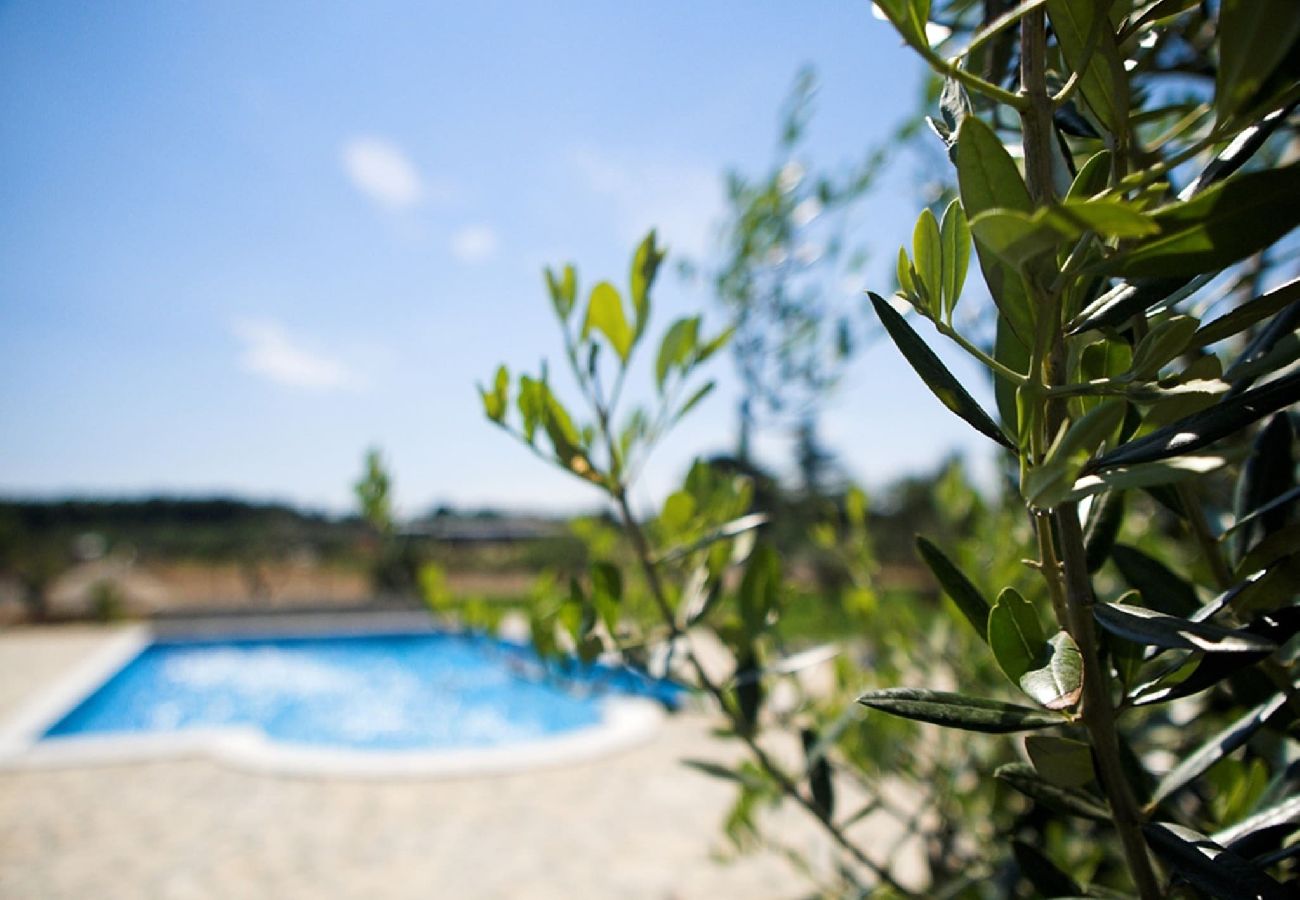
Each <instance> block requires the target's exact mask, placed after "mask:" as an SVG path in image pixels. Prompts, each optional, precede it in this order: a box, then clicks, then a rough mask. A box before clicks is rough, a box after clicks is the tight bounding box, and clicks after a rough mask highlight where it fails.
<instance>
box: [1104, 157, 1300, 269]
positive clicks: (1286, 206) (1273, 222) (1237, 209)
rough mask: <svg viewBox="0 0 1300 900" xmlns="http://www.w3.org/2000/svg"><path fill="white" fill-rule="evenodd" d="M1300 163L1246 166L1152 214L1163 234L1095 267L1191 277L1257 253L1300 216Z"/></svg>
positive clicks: (1298, 220)
mask: <svg viewBox="0 0 1300 900" xmlns="http://www.w3.org/2000/svg"><path fill="white" fill-rule="evenodd" d="M1296 196H1300V163H1293V164H1291V165H1289V166H1286V167H1285V168H1280V169H1265V170H1263V171H1257V172H1247V173H1245V174H1243V175H1238V176H1236V177H1235V178H1229V179H1228V180H1226V181H1223V182H1220V183H1219V184H1216V185H1214V186H1213V187H1211V188H1208V189H1206V190H1205V191H1202V192H1201V193H1199V194H1197V195H1196V196H1195V197H1193V198H1192V199H1190V200H1187V201H1183V202H1178V203H1173V204H1171V205H1169V206H1167V207H1165V208H1164V209H1160V210H1156V211H1155V212H1154V213H1153V214H1152V218H1153V219H1154V220H1155V223H1156V225H1158V226H1159V228H1160V234H1159V235H1158V236H1157V237H1154V238H1152V239H1150V240H1147V241H1142V242H1139V243H1137V244H1135V245H1134V246H1132V247H1131V248H1129V249H1127V250H1125V251H1123V252H1121V253H1119V254H1116V255H1115V256H1113V257H1111V258H1110V259H1107V260H1104V261H1103V262H1101V263H1098V264H1097V265H1096V266H1094V267H1093V270H1092V271H1094V272H1096V273H1098V274H1105V275H1124V276H1126V277H1129V278H1177V277H1183V278H1186V277H1188V276H1192V275H1199V274H1201V273H1203V272H1214V271H1216V270H1218V269H1222V268H1225V267H1226V266H1229V265H1231V264H1232V263H1235V262H1237V261H1238V260H1240V259H1245V258H1246V257H1247V256H1250V255H1251V254H1252V253H1257V252H1259V251H1260V250H1263V249H1265V248H1266V247H1268V246H1269V245H1271V244H1272V243H1273V242H1274V241H1277V240H1278V239H1279V238H1281V237H1282V236H1284V235H1285V234H1286V233H1287V232H1289V231H1290V230H1291V229H1292V228H1294V227H1295V226H1296V224H1297V222H1300V205H1297V204H1296V202H1295V197H1296Z"/></svg>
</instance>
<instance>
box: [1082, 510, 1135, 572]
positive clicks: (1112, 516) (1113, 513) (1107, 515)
mask: <svg viewBox="0 0 1300 900" xmlns="http://www.w3.org/2000/svg"><path fill="white" fill-rule="evenodd" d="M1125 496H1126V495H1125V493H1124V492H1123V491H1107V492H1106V493H1104V494H1098V495H1097V496H1096V497H1095V498H1094V499H1093V501H1092V505H1091V506H1090V507H1088V521H1087V522H1085V523H1084V528H1083V546H1084V550H1085V552H1086V555H1087V558H1088V572H1089V573H1095V572H1096V571H1097V570H1098V569H1100V568H1101V567H1102V566H1103V565H1104V564H1105V562H1106V560H1107V559H1109V558H1110V555H1111V553H1112V552H1113V548H1114V546H1115V539H1116V538H1117V537H1118V536H1119V529H1120V526H1121V525H1122V524H1123V523H1124V497H1125Z"/></svg>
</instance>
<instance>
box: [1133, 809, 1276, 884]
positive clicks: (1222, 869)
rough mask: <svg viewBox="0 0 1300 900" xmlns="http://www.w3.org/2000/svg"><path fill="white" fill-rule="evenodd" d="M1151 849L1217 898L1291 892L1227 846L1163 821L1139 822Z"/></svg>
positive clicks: (1190, 881)
mask: <svg viewBox="0 0 1300 900" xmlns="http://www.w3.org/2000/svg"><path fill="white" fill-rule="evenodd" d="M1142 834H1143V835H1144V836H1145V837H1146V839H1147V843H1149V844H1150V845H1151V849H1152V850H1154V851H1155V852H1156V855H1158V856H1159V857H1160V858H1161V859H1163V860H1164V861H1165V862H1166V863H1167V864H1168V865H1169V867H1170V868H1171V869H1173V870H1174V871H1175V872H1176V873H1177V874H1179V875H1181V876H1182V877H1183V878H1185V879H1186V880H1187V882H1188V883H1189V884H1191V885H1192V886H1193V887H1196V888H1198V889H1199V890H1202V891H1204V892H1206V893H1207V894H1208V895H1209V896H1211V897H1215V898H1219V900H1287V898H1288V897H1292V896H1294V895H1293V894H1292V893H1291V892H1290V891H1289V890H1288V889H1286V888H1284V887H1282V885H1280V884H1278V883H1277V882H1276V881H1274V880H1273V879H1272V878H1270V877H1269V876H1268V875H1267V874H1266V873H1265V872H1264V871H1263V870H1262V869H1260V868H1258V867H1257V866H1254V865H1252V864H1251V863H1249V862H1247V861H1246V860H1245V859H1243V858H1241V857H1240V856H1238V855H1237V854H1235V853H1233V852H1232V851H1230V850H1224V849H1223V848H1222V847H1220V846H1219V845H1218V844H1216V843H1214V842H1213V841H1211V840H1210V839H1209V838H1207V837H1205V836H1204V835H1202V834H1198V833H1197V832H1195V831H1192V830H1191V829H1190V828H1184V827H1183V826H1181V825H1174V824H1172V823H1167V822H1151V823H1148V824H1146V825H1143V826H1142Z"/></svg>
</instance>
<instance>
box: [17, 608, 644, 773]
mask: <svg viewBox="0 0 1300 900" xmlns="http://www.w3.org/2000/svg"><path fill="white" fill-rule="evenodd" d="M345 623H346V627H345V628H343V629H342V630H334V627H337V626H339V625H343V624H345ZM231 625H234V627H233V628H232V627H230V626H231ZM186 626H188V627H186ZM332 626H333V627H332ZM437 631H438V629H436V628H434V627H432V626H431V625H430V623H429V620H428V618H427V617H424V618H423V620H422V621H416V620H415V619H414V618H413V617H410V616H406V615H399V616H393V615H383V614H381V615H378V616H369V617H361V616H358V617H356V618H350V617H344V616H338V615H330V616H302V617H291V618H290V617H286V618H284V619H277V620H275V621H266V622H262V623H257V622H250V621H243V622H232V621H228V620H195V621H193V622H190V623H186V625H185V626H181V625H179V623H169V624H168V625H167V626H165V627H163V628H155V627H151V626H150V625H146V624H138V625H131V626H127V627H126V628H124V629H123V630H122V631H121V633H119V634H116V635H113V636H111V637H109V638H107V639H106V642H105V645H104V646H102V647H100V648H98V649H96V650H95V651H93V652H92V653H91V654H90V655H89V656H88V657H87V658H85V659H83V660H82V661H81V662H79V663H78V664H76V665H75V666H73V667H72V668H71V669H69V670H68V671H67V672H66V673H65V674H64V675H62V676H61V677H59V678H57V679H55V680H54V681H53V682H52V683H51V684H50V685H48V686H47V687H46V688H45V689H44V690H41V691H39V692H37V693H36V694H35V695H33V696H32V697H31V698H30V699H29V700H28V701H27V702H26V703H24V704H23V705H22V706H21V707H20V708H19V709H18V711H17V712H16V713H15V714H13V715H11V716H10V717H9V718H8V719H7V720H5V721H2V722H0V772H6V771H14V770H32V769H64V768H86V767H93V766H100V765H113V764H132V763H147V762H158V761H166V760H174V759H184V758H194V757H198V758H206V759H210V760H212V761H213V762H216V763H220V764H226V765H230V766H232V767H234V768H236V769H240V770H243V771H250V772H256V773H263V774H276V775H286V776H298V777H336V778H360V779H388V778H393V779H400V778H412V777H418V778H428V779H450V778H473V777H483V776H492V775H507V774H516V773H521V772H527V771H534V770H538V769H544V768H554V767H559V766H565V765H575V764H578V763H583V762H590V761H593V760H596V759H599V758H601V757H604V756H608V755H611V754H613V753H616V752H618V751H621V750H627V749H630V748H632V747H635V746H638V745H640V744H643V743H646V742H647V741H649V740H650V739H651V738H652V737H653V736H654V735H655V734H656V733H657V732H658V730H659V727H660V725H661V723H662V721H663V719H664V717H665V713H664V710H663V708H662V706H661V705H660V703H659V702H657V701H655V700H652V699H649V698H646V697H634V696H615V697H606V698H603V699H602V700H601V703H600V722H599V723H598V724H596V725H591V726H585V727H583V728H578V729H575V730H573V731H571V732H568V733H565V734H561V735H556V736H553V737H546V738H540V739H535V740H530V741H522V742H520V743H517V744H514V745H510V746H506V747H486V748H458V749H452V750H403V751H374V750H349V749H344V748H333V747H315V746H311V745H306V744H292V743H283V742H278V741H275V740H273V739H271V738H269V737H268V736H267V735H266V734H265V733H264V732H262V731H260V730H259V729H257V728H254V727H247V726H242V727H232V728H203V729H189V730H186V731H184V732H170V733H162V734H120V735H93V736H84V737H61V738H56V739H53V740H45V741H42V740H41V737H42V735H43V734H44V732H45V730H46V729H48V728H49V727H50V726H51V725H53V724H54V723H55V722H57V721H58V720H59V719H60V718H62V717H63V716H64V715H66V714H67V713H68V712H70V711H71V710H72V709H74V708H75V707H76V706H77V705H78V704H79V703H81V702H82V701H83V700H85V699H86V698H87V697H89V696H90V695H91V694H92V693H93V692H94V691H96V690H97V689H98V688H99V687H100V686H101V685H102V684H104V683H105V682H106V681H107V680H108V679H109V678H111V677H112V676H113V675H114V674H116V673H117V672H118V671H119V670H120V669H121V668H122V667H123V666H124V665H126V664H127V663H128V662H129V661H130V660H131V659H132V658H134V657H135V656H136V655H137V654H138V653H139V652H140V651H141V650H143V649H144V648H145V647H147V646H148V645H149V644H150V643H152V642H154V641H176V640H185V639H186V638H194V639H199V640H202V639H208V638H213V637H227V638H231V639H255V638H258V637H291V636H317V637H319V636H325V635H336V634H337V635H339V636H346V635H368V634H382V633H390V634H403V633H410V634H421V633H431V632H437ZM444 633H445V632H444Z"/></svg>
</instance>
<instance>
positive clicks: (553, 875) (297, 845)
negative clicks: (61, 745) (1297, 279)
mask: <svg viewBox="0 0 1300 900" xmlns="http://www.w3.org/2000/svg"><path fill="white" fill-rule="evenodd" d="M106 634H107V632H106V631H104V630H98V629H87V628H67V627H64V628H47V629H40V630H37V629H26V630H17V631H11V632H8V633H5V634H0V721H3V720H4V719H7V718H8V717H9V716H11V715H12V714H13V713H14V712H15V710H17V709H18V708H19V706H20V705H21V704H22V703H23V702H24V701H25V699H26V698H27V697H29V696H31V695H32V694H33V692H36V691H39V690H40V689H41V688H42V686H44V685H47V684H49V683H50V681H51V680H52V679H54V678H56V677H57V676H58V675H59V673H61V672H63V671H65V670H66V669H67V668H69V667H70V666H73V665H75V664H76V663H77V662H78V661H79V660H81V659H83V658H84V657H85V656H86V655H87V654H88V653H90V652H92V651H93V650H94V649H95V648H96V647H98V646H100V644H101V642H102V641H103V640H104V639H105V637H106ZM709 725H710V720H709V717H708V716H707V715H706V714H704V713H702V712H689V713H683V714H679V715H676V716H673V717H671V718H670V719H669V720H668V721H667V723H666V724H665V726H664V727H663V729H662V730H661V732H660V733H659V734H658V735H657V736H656V737H655V738H654V739H653V740H652V741H650V742H649V743H647V744H645V745H643V746H640V747H637V748H635V749H632V750H628V751H624V752H622V753H619V754H616V755H613V756H610V757H608V758H605V759H602V760H600V761H598V762H595V763H589V764H586V765H582V766H574V767H568V768H560V769H551V770H543V771H536V772H531V773H527V774H520V775H509V776H498V777H491V778H478V779H463V780H455V781H420V780H406V781H391V782H374V781H348V780H337V779H329V780H325V779H306V778H288V777H283V776H268V775H257V774H250V773H245V772H240V771H236V770H233V769H229V768H225V767H223V766H221V765H218V764H215V763H213V762H210V761H207V760H205V759H201V758H200V759H177V760H175V761H169V762H151V763H139V764H118V765H111V766H101V767H96V768H76V769H62V770H57V771H38V770H28V771H0V897H3V898H10V900H16V898H72V897H76V898H81V897H87V898H89V897H94V898H113V897H122V898H128V897H129V898H139V897H150V898H153V897H157V898H201V897H202V898H208V897H210V898H217V897H220V898H226V897H268V898H270V897H276V898H289V897H313V898H352V897H356V898H362V897H364V898H387V897H420V898H438V897H454V898H496V897H500V898H576V897H627V898H721V897H739V896H744V897H750V898H776V897H801V896H808V895H810V894H815V892H816V889H815V887H814V886H813V885H812V884H811V883H810V882H809V881H808V880H807V879H806V878H805V877H804V876H802V875H800V874H798V873H797V872H795V871H794V870H793V869H792V868H791V866H790V865H789V864H788V863H787V862H786V861H785V860H783V859H781V858H779V857H778V856H777V855H776V854H775V853H759V854H753V855H748V856H745V857H743V858H742V859H741V860H740V861H739V862H735V863H729V864H728V863H722V862H719V861H718V860H717V859H716V858H715V856H716V851H719V850H723V849H725V840H724V838H723V837H722V835H721V832H720V828H719V826H720V822H721V819H722V816H723V815H724V813H725V811H726V809H727V807H728V806H729V804H730V801H731V798H732V789H731V788H730V786H728V785H727V784H725V783H722V782H720V781H717V780H715V779H712V778H709V777H707V776H704V775H702V774H699V773H697V772H695V771H694V770H691V769H689V768H685V767H683V766H682V765H681V762H680V761H681V760H682V759H685V758H699V759H712V760H725V759H727V758H728V757H733V756H734V755H735V749H734V748H729V747H728V745H724V744H722V743H721V742H719V741H717V740H716V739H714V738H712V737H710V736H709V735H708V733H707V732H708V728H709ZM769 826H770V827H771V828H772V829H773V833H776V834H779V835H780V837H781V840H782V841H783V842H784V843H785V844H786V845H788V846H791V847H794V848H797V849H799V850H800V851H803V852H805V853H806V854H807V855H808V856H809V858H810V859H812V860H813V861H814V863H818V861H820V864H822V865H825V864H827V863H829V861H830V858H831V857H830V850H829V848H828V847H827V845H826V843H825V839H824V838H823V836H822V835H821V834H820V832H819V831H817V829H816V828H815V827H813V826H811V824H810V823H809V822H808V821H807V820H806V818H805V817H804V816H803V814H802V813H800V812H798V811H796V810H789V811H782V812H779V813H777V814H774V816H773V818H772V819H771V820H770V822H769ZM873 828H874V829H876V832H879V833H873V832H872V829H873ZM885 828H886V826H884V825H882V824H880V823H874V824H873V822H872V821H871V820H870V819H868V820H864V822H862V823H861V824H860V825H858V826H856V829H855V830H856V833H857V835H858V837H859V838H860V839H863V840H864V845H865V846H868V847H873V846H874V847H880V846H884V845H885V844H886V842H887V841H888V839H889V835H888V834H887V833H885V830H884V829H885ZM909 862H910V861H909V860H908V859H906V858H905V857H900V858H899V859H896V860H895V863H896V865H897V866H898V868H899V869H900V870H902V873H903V877H905V878H906V870H907V869H908V868H910V866H909Z"/></svg>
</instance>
